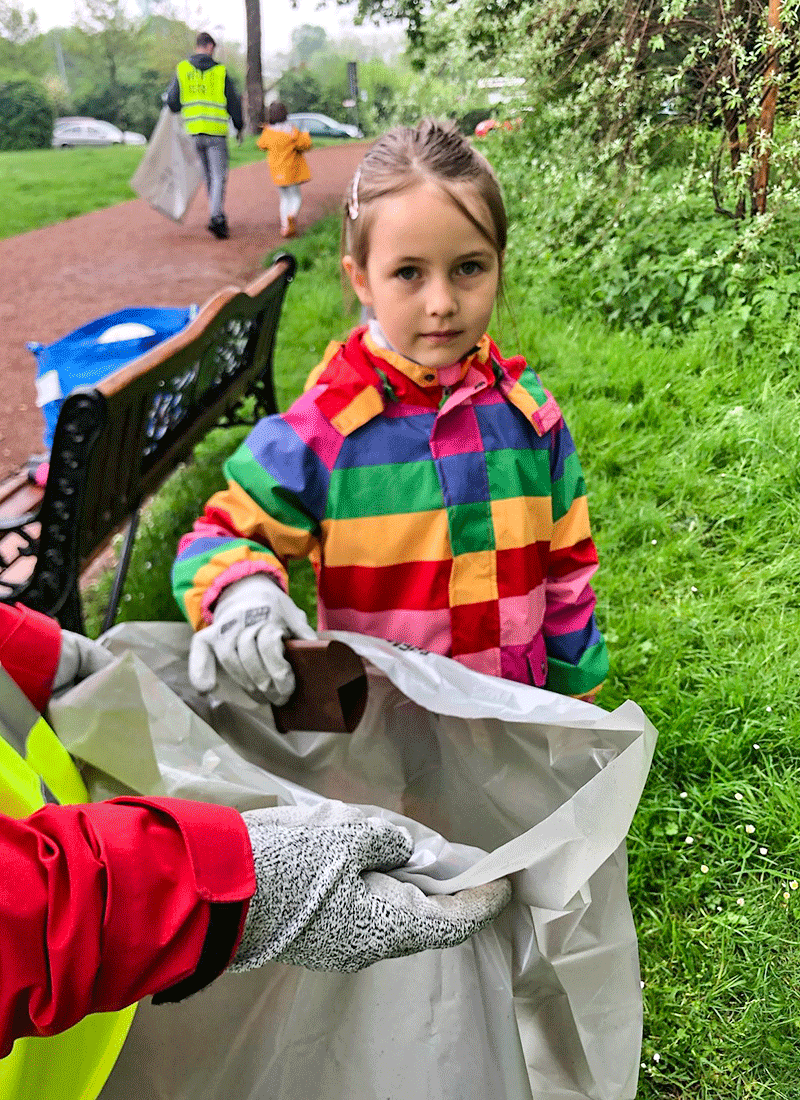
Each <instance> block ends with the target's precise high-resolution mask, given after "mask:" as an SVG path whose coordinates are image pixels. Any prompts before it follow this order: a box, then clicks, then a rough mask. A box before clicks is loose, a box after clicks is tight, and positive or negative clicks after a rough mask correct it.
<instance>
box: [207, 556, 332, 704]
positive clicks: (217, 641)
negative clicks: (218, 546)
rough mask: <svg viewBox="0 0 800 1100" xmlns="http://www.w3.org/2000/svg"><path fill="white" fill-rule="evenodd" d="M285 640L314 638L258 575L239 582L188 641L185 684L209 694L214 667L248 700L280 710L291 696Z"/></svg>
mask: <svg viewBox="0 0 800 1100" xmlns="http://www.w3.org/2000/svg"><path fill="white" fill-rule="evenodd" d="M287 637H290V638H305V639H314V638H316V634H315V633H314V631H313V630H312V629H311V627H310V626H309V625H308V619H307V618H306V616H305V613H304V612H303V611H301V610H300V608H299V607H298V606H297V604H296V603H294V602H293V601H292V600H291V599H290V598H289V597H288V596H287V595H286V593H285V592H284V591H283V589H281V588H279V587H278V585H277V584H276V583H275V582H274V581H271V580H270V579H269V577H267V576H266V575H265V574H264V573H257V574H254V575H253V576H250V577H243V578H242V580H240V581H235V582H234V583H233V584H231V585H228V587H227V588H224V589H223V590H222V595H221V596H220V597H219V599H218V600H217V602H216V605H215V607H214V621H213V623H212V624H211V626H207V627H204V628H203V629H202V630H198V632H197V633H196V634H195V636H194V637H193V638H192V644H191V646H190V648H189V681H190V683H191V684H192V687H194V688H195V690H197V691H213V689H214V687H215V686H216V683H217V663H219V664H220V665H222V667H223V668H224V669H225V671H226V672H227V673H228V675H229V676H230V678H231V679H232V680H234V681H235V682H236V683H237V684H238V685H239V687H241V688H244V690H245V691H246V692H247V694H248V695H254V696H256V698H258V696H259V695H262V696H266V698H267V699H268V700H269V702H270V703H274V704H275V705H276V706H280V705H281V704H283V703H285V702H287V700H288V699H289V696H290V695H291V694H292V692H293V691H294V672H292V666H291V665H290V664H289V662H288V661H287V660H286V658H285V657H284V655H283V639H284V638H287Z"/></svg>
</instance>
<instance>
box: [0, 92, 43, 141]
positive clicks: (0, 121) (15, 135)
mask: <svg viewBox="0 0 800 1100" xmlns="http://www.w3.org/2000/svg"><path fill="white" fill-rule="evenodd" d="M52 137H53V105H52V103H51V101H50V97H49V96H48V94H47V90H46V89H45V88H44V86H43V85H42V84H40V83H39V82H38V81H36V80H30V79H28V78H26V77H10V78H7V79H5V80H3V79H2V77H0V150H7V149H42V148H44V147H46V146H49V145H50V142H51V140H52Z"/></svg>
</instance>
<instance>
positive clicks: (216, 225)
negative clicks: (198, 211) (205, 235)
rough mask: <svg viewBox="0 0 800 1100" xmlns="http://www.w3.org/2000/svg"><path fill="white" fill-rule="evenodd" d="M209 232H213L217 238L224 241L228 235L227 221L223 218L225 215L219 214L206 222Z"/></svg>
mask: <svg viewBox="0 0 800 1100" xmlns="http://www.w3.org/2000/svg"><path fill="white" fill-rule="evenodd" d="M208 231H209V233H213V234H214V236H215V237H218V238H219V240H221V241H224V240H225V238H226V237H227V236H228V223H227V221H226V220H225V215H224V214H221V215H220V216H218V217H216V218H212V219H211V221H210V222H209V223H208Z"/></svg>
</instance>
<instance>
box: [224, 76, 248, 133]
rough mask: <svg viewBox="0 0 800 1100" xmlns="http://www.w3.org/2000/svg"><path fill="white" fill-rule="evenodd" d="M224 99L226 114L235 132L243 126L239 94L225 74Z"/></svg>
mask: <svg viewBox="0 0 800 1100" xmlns="http://www.w3.org/2000/svg"><path fill="white" fill-rule="evenodd" d="M225 99H226V102H227V105H228V114H229V115H230V116H231V122H232V123H233V125H234V127H235V128H236V129H237V130H241V129H242V127H243V126H244V122H243V120H242V101H241V99H240V98H239V93H238V92H237V91H236V85H235V84H234V83H233V81H232V80H231V78H230V76H229V75H228V73H227V72H226V73H225Z"/></svg>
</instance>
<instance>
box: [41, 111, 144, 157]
mask: <svg viewBox="0 0 800 1100" xmlns="http://www.w3.org/2000/svg"><path fill="white" fill-rule="evenodd" d="M146 144H147V138H146V137H145V136H144V134H138V133H135V132H134V131H133V130H125V131H122V130H120V128H119V127H118V126H115V125H114V124H113V123H112V122H103V121H102V120H101V119H99V118H79V117H77V116H71V117H69V118H57V119H56V122H55V126H54V127H53V141H52V145H53V148H55V149H69V148H70V147H71V146H73V145H146Z"/></svg>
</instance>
